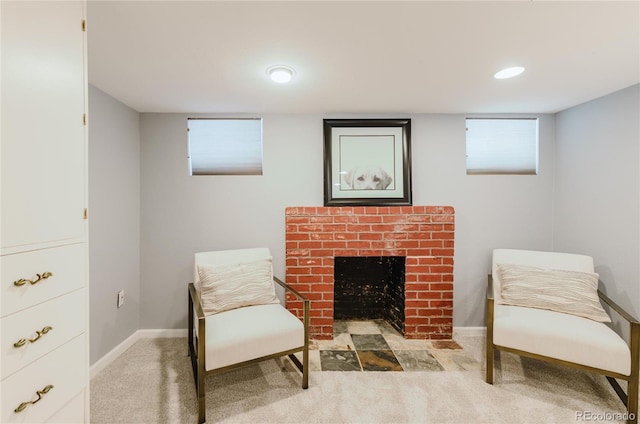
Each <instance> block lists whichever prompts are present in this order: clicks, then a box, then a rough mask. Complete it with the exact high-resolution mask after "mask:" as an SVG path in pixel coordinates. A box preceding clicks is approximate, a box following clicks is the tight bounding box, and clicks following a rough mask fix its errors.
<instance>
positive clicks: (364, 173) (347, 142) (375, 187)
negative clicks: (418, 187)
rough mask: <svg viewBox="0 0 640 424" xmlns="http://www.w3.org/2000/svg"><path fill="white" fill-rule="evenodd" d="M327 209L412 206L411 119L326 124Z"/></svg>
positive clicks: (335, 121) (344, 121) (365, 120)
mask: <svg viewBox="0 0 640 424" xmlns="http://www.w3.org/2000/svg"><path fill="white" fill-rule="evenodd" d="M323 132H324V205H325V206H410V205H411V119H324V120H323Z"/></svg>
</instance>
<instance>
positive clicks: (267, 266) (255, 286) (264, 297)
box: [198, 258, 280, 315]
mask: <svg viewBox="0 0 640 424" xmlns="http://www.w3.org/2000/svg"><path fill="white" fill-rule="evenodd" d="M198 276H199V278H200V298H201V301H202V308H203V310H204V313H205V315H210V314H216V313H219V312H222V311H228V310H230V309H236V308H240V307H243V306H251V305H266V304H272V303H280V301H279V300H278V298H277V296H276V291H275V287H274V285H273V267H272V264H271V258H269V259H262V260H258V261H252V262H241V263H233V264H225V265H205V264H199V265H198Z"/></svg>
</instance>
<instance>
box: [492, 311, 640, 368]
mask: <svg viewBox="0 0 640 424" xmlns="http://www.w3.org/2000/svg"><path fill="white" fill-rule="evenodd" d="M493 342H494V343H495V344H496V345H500V346H507V347H510V348H513V349H519V350H522V351H526V352H531V353H535V354H538V355H543V356H547V357H550V358H557V359H562V360H564V361H569V362H575V363H577V364H583V365H587V366H590V367H594V368H599V369H602V370H607V371H611V372H617V373H620V374H623V375H629V373H630V372H631V359H630V358H631V355H630V353H629V346H628V345H627V344H626V343H625V341H624V340H623V339H622V338H621V337H619V336H618V335H617V334H616V333H615V332H614V331H612V330H611V329H610V328H609V327H608V326H607V325H606V324H604V323H601V322H596V321H593V320H590V319H584V318H581V317H577V316H575V315H569V314H564V313H560V312H554V311H548V310H542V309H535V308H525V307H520V306H510V305H495V317H494V327H493Z"/></svg>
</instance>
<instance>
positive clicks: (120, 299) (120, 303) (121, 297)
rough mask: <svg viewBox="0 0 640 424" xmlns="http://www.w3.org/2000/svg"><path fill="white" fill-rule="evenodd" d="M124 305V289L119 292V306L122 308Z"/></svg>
mask: <svg viewBox="0 0 640 424" xmlns="http://www.w3.org/2000/svg"><path fill="white" fill-rule="evenodd" d="M122 305H124V290H120V291H119V292H118V308H121V307H122Z"/></svg>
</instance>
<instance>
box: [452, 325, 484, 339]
mask: <svg viewBox="0 0 640 424" xmlns="http://www.w3.org/2000/svg"><path fill="white" fill-rule="evenodd" d="M486 334H487V327H453V335H454V337H455V336H461V337H465V336H466V337H484V336H485V335H486Z"/></svg>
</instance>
